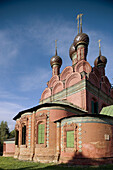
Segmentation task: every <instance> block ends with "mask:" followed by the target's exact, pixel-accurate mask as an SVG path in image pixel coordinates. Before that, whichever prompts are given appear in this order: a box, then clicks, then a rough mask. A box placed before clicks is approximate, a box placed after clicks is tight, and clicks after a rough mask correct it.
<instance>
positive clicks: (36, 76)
mask: <svg viewBox="0 0 113 170" xmlns="http://www.w3.org/2000/svg"><path fill="white" fill-rule="evenodd" d="M50 74H51V71H48V70H47V69H45V68H38V69H36V70H35V71H34V72H32V73H30V74H27V75H24V76H22V77H21V78H20V89H21V90H22V91H32V90H36V89H41V88H43V87H45V86H46V85H45V83H46V82H45V81H46V80H49V78H50Z"/></svg>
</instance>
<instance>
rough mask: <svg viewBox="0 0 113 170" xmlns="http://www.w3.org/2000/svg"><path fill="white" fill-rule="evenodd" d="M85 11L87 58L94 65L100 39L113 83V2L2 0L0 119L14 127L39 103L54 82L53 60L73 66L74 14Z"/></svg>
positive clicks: (0, 19)
mask: <svg viewBox="0 0 113 170" xmlns="http://www.w3.org/2000/svg"><path fill="white" fill-rule="evenodd" d="M79 13H83V14H84V15H83V32H85V33H87V34H88V35H89V38H90V43H89V48H88V56H87V60H88V61H89V63H90V64H91V65H92V66H93V63H94V60H95V58H96V57H97V56H98V53H99V52H98V51H99V50H98V40H99V39H101V50H102V55H104V56H106V57H107V59H108V62H107V66H106V75H107V76H108V78H109V80H110V82H111V83H113V79H112V78H113V76H112V71H113V66H112V63H113V53H112V48H113V19H112V18H113V2H112V1H110V0H98V1H96V0H94V1H93V0H92V1H89V0H81V1H78V0H65V1H64V0H57V1H56V0H55V1H53V0H43V1H39V0H0V121H2V120H4V121H5V120H6V121H7V122H8V125H9V127H10V130H12V129H14V125H15V121H13V120H12V119H13V117H14V116H15V115H16V114H17V113H18V112H19V111H21V110H24V109H27V108H30V107H33V106H35V105H38V102H39V99H40V97H41V93H42V92H43V90H44V89H45V87H46V82H47V81H48V80H49V79H50V78H51V75H52V70H51V67H50V59H51V57H52V56H53V55H54V54H55V39H57V40H58V45H57V46H58V55H59V56H60V57H61V58H62V60H63V65H62V68H61V71H62V70H63V69H64V68H65V67H66V66H68V65H71V59H70V57H69V48H70V45H71V44H72V42H73V39H74V37H75V36H76V34H77V23H76V16H77V14H79Z"/></svg>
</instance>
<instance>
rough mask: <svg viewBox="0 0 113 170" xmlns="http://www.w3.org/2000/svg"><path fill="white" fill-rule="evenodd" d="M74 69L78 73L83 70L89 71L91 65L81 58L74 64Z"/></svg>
mask: <svg viewBox="0 0 113 170" xmlns="http://www.w3.org/2000/svg"><path fill="white" fill-rule="evenodd" d="M74 70H75V72H79V73H81V72H83V71H85V72H86V73H90V72H91V66H90V64H89V63H88V62H87V61H85V60H81V61H79V62H78V63H77V64H76V65H75V67H74Z"/></svg>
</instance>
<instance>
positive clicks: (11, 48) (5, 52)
mask: <svg viewBox="0 0 113 170" xmlns="http://www.w3.org/2000/svg"><path fill="white" fill-rule="evenodd" d="M17 54H18V45H17V44H16V41H13V40H12V39H11V37H10V33H9V32H8V31H0V66H8V65H10V64H11V63H12V62H13V59H14V58H15V57H16V56H17Z"/></svg>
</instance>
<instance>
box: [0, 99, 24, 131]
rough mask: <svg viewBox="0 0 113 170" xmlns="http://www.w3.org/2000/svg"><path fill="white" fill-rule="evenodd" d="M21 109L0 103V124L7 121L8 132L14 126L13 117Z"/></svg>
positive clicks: (10, 104) (20, 107) (11, 104)
mask: <svg viewBox="0 0 113 170" xmlns="http://www.w3.org/2000/svg"><path fill="white" fill-rule="evenodd" d="M22 109H23V107H22V106H20V105H18V104H16V103H11V102H2V101H0V122H1V121H2V120H4V121H7V122H8V126H9V128H10V130H13V129H14V125H15V121H13V117H14V116H15V114H17V113H18V112H19V111H20V110H22Z"/></svg>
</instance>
